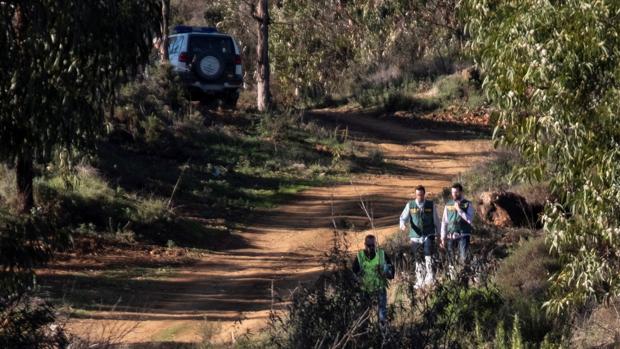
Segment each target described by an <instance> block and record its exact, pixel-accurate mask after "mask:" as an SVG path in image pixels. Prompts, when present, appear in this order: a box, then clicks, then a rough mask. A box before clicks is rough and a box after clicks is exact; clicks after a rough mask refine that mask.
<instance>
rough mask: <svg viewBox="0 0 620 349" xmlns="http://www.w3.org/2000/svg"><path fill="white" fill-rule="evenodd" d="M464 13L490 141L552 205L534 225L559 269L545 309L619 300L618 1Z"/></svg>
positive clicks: (480, 3)
mask: <svg viewBox="0 0 620 349" xmlns="http://www.w3.org/2000/svg"><path fill="white" fill-rule="evenodd" d="M463 14H464V16H465V18H467V21H468V32H469V33H470V35H471V37H472V42H471V45H472V48H473V50H474V53H475V55H476V57H477V61H478V64H479V66H480V68H481V69H482V71H483V73H484V74H485V78H484V84H483V86H484V88H485V90H486V93H487V94H488V96H489V97H490V98H491V99H492V100H493V101H494V102H495V105H496V106H497V109H498V126H497V127H496V130H495V133H494V137H495V139H496V140H497V141H498V142H500V143H503V144H507V145H508V146H511V147H513V148H516V149H518V150H519V151H520V152H521V154H523V156H524V157H525V159H526V160H527V161H526V163H525V165H524V166H522V167H520V168H518V169H517V171H516V173H515V174H516V175H517V176H519V177H521V178H524V179H528V180H531V181H544V182H548V184H549V186H550V188H551V190H552V192H553V194H554V195H553V196H554V197H555V198H556V199H555V200H553V201H550V202H548V204H547V206H546V210H545V214H544V217H543V218H544V227H545V231H546V233H547V239H548V242H549V244H550V246H551V250H552V252H553V253H557V254H558V255H559V257H560V259H561V262H562V267H561V269H560V270H559V271H558V272H557V273H555V274H554V275H553V276H552V278H551V281H552V282H551V294H550V296H551V297H550V299H549V301H548V302H547V303H546V305H547V307H548V309H549V310H550V311H552V312H554V313H559V312H562V311H564V310H567V309H574V307H576V306H580V305H583V304H585V303H587V302H590V301H592V300H596V301H602V300H605V299H608V298H609V297H612V296H618V295H620V272H619V270H620V144H619V141H620V123H619V122H620V2H618V1H616V0H600V1H580V0H566V1H548V0H518V1H517V0H514V1H503V0H467V1H464V3H463Z"/></svg>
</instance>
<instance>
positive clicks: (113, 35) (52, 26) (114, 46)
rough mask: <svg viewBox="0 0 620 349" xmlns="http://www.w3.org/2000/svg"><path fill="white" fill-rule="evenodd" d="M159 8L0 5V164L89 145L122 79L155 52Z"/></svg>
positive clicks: (155, 4) (125, 3)
mask: <svg viewBox="0 0 620 349" xmlns="http://www.w3.org/2000/svg"><path fill="white" fill-rule="evenodd" d="M159 11H160V8H159V1H155V0H148V1H134V0H122V1H112V2H110V1H48V0H40V1H18V2H11V3H2V4H0V25H1V26H2V28H3V30H2V31H1V33H2V34H1V35H0V62H1V63H0V68H1V69H0V159H2V160H7V161H13V160H14V159H15V158H16V157H17V156H27V157H30V158H33V159H38V160H42V161H47V160H49V159H50V158H51V156H52V154H53V151H54V150H55V149H57V148H58V147H61V148H79V149H83V148H84V147H85V146H88V145H92V144H93V141H94V140H95V139H96V138H97V135H98V134H99V131H101V129H102V126H103V123H102V117H103V110H104V106H106V105H107V104H108V103H109V102H111V101H112V98H113V94H114V90H115V88H116V87H117V85H118V83H119V82H120V80H121V79H123V78H124V77H126V76H127V74H129V73H131V72H135V70H136V68H137V67H138V65H140V64H143V63H144V62H145V61H146V60H147V58H148V55H149V53H150V50H151V47H152V46H151V45H152V38H153V35H154V34H155V33H156V32H157V30H158V25H159V16H158V15H159Z"/></svg>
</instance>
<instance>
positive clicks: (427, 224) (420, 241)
mask: <svg viewBox="0 0 620 349" xmlns="http://www.w3.org/2000/svg"><path fill="white" fill-rule="evenodd" d="M438 221H439V219H438V217H437V210H436V209H435V203H434V202H433V200H428V199H426V188H424V187H423V186H421V185H419V186H417V187H416V188H415V200H412V201H409V202H408V203H407V204H406V205H405V209H404V210H403V212H402V213H401V215H400V230H402V231H403V232H407V225H409V230H408V232H409V241H411V252H412V255H413V260H414V263H415V273H416V283H415V285H414V287H415V288H416V289H418V288H422V287H426V286H430V285H432V284H433V283H434V282H435V273H434V271H433V254H434V253H435V236H436V235H437V233H438V232H439V224H438Z"/></svg>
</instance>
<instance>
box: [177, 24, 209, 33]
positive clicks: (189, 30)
mask: <svg viewBox="0 0 620 349" xmlns="http://www.w3.org/2000/svg"><path fill="white" fill-rule="evenodd" d="M173 31H174V33H175V34H181V33H217V32H218V31H217V28H214V27H192V26H189V25H177V26H175V27H174V29H173Z"/></svg>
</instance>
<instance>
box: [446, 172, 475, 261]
mask: <svg viewBox="0 0 620 349" xmlns="http://www.w3.org/2000/svg"><path fill="white" fill-rule="evenodd" d="M450 191H451V193H450V194H451V199H450V200H449V201H448V202H447V203H446V207H445V208H444V210H443V217H442V219H441V247H442V248H445V247H447V251H448V258H449V260H450V262H451V265H453V264H455V261H457V257H456V253H457V252H456V251H455V250H456V249H457V248H458V262H459V263H460V264H461V266H466V265H467V263H468V261H469V243H470V235H471V231H472V230H471V226H472V222H473V219H474V205H473V204H472V203H471V201H469V200H467V199H465V198H464V197H463V186H462V185H461V184H460V183H454V184H453V185H452V188H451V189H450Z"/></svg>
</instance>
